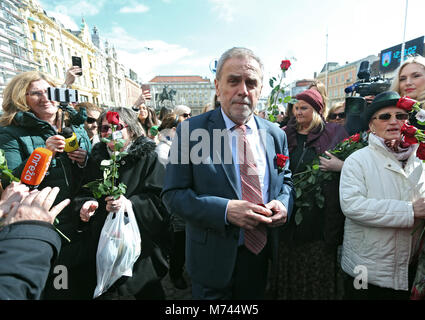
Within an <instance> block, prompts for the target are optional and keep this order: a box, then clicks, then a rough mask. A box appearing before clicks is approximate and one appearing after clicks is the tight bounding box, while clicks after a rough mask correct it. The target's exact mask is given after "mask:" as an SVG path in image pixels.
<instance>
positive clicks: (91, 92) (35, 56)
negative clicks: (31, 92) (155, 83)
mask: <svg viewBox="0 0 425 320" xmlns="http://www.w3.org/2000/svg"><path fill="white" fill-rule="evenodd" d="M72 56H78V57H80V58H81V60H82V69H83V75H82V76H80V77H77V78H76V81H75V82H74V84H73V85H72V88H73V89H77V90H78V92H79V101H80V102H84V101H89V102H92V103H94V104H96V105H99V106H102V107H114V106H127V105H128V104H129V100H131V99H132V97H131V98H130V97H127V90H126V75H125V68H124V66H123V64H121V63H119V61H118V58H117V54H116V51H115V48H113V47H110V46H109V44H108V43H107V41H105V42H104V44H103V43H102V42H101V41H100V39H99V34H98V30H97V28H96V27H94V28H93V34H91V33H90V30H89V27H88V25H87V24H86V22H85V21H84V19H82V21H81V25H80V29H79V30H78V31H73V30H69V29H66V28H65V27H64V26H63V25H62V23H61V22H60V21H57V20H56V19H55V18H53V17H49V16H48V15H47V14H46V12H45V11H44V10H43V8H42V7H41V5H40V4H39V2H38V1H37V0H24V1H15V0H0V60H1V63H0V96H2V95H1V93H2V90H3V89H4V87H5V85H6V84H7V82H8V80H10V79H11V78H12V77H13V76H15V75H16V74H18V73H21V72H24V71H30V70H40V71H42V72H45V73H47V74H49V75H50V76H51V77H52V78H53V80H54V81H55V83H56V84H57V86H60V85H62V84H63V83H64V82H65V76H66V72H67V70H68V69H69V68H70V67H71V66H72Z"/></svg>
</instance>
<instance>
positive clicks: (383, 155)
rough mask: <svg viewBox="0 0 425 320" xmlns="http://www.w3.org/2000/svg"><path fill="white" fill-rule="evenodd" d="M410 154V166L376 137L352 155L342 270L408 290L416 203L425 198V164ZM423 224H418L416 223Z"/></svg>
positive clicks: (346, 172)
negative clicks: (364, 270)
mask: <svg viewBox="0 0 425 320" xmlns="http://www.w3.org/2000/svg"><path fill="white" fill-rule="evenodd" d="M416 148H417V146H416V147H415V151H414V152H413V153H412V154H411V155H410V157H409V159H408V161H407V163H406V166H405V168H404V169H403V168H402V166H401V163H400V162H399V161H398V160H397V159H396V158H395V157H394V155H393V154H392V153H390V152H389V151H387V149H386V148H385V147H384V145H383V144H382V143H381V142H380V141H379V140H378V139H377V137H376V136H375V135H373V134H370V136H369V146H368V147H365V148H363V149H361V150H359V151H357V152H354V153H353V154H352V155H351V156H350V157H348V158H347V159H346V161H345V163H344V166H343V169H342V172H341V182H340V201H341V209H342V211H343V212H344V214H345V216H346V221H345V229H344V242H343V250H342V258H341V266H342V269H343V270H344V271H345V272H346V273H348V274H349V275H351V276H352V277H356V276H357V275H359V274H360V272H359V271H358V269H357V270H356V272H355V268H356V266H364V267H366V268H367V282H368V283H371V284H374V285H377V286H380V287H385V288H393V289H396V290H408V264H409V260H410V258H411V256H412V244H413V243H414V239H412V235H411V232H412V229H413V225H414V222H415V221H414V220H415V219H414V215H413V207H412V202H413V201H414V200H416V199H417V198H419V197H425V186H424V182H425V173H424V163H423V162H422V161H421V160H419V159H418V158H417V157H416ZM416 223H419V221H416Z"/></svg>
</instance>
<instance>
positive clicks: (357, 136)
mask: <svg viewBox="0 0 425 320" xmlns="http://www.w3.org/2000/svg"><path fill="white" fill-rule="evenodd" d="M350 139H351V142H359V141H360V133H356V134H355V135H352V136H351V137H350Z"/></svg>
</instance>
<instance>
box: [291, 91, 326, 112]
mask: <svg viewBox="0 0 425 320" xmlns="http://www.w3.org/2000/svg"><path fill="white" fill-rule="evenodd" d="M295 98H296V99H297V100H303V101H305V102H307V103H308V104H309V105H311V106H312V107H313V109H314V110H316V111H317V112H318V113H319V114H322V111H323V108H324V105H323V99H322V96H321V95H320V93H319V92H318V91H317V90H314V89H308V90H305V91H303V92H301V93H299V94H297V95H296V96H295Z"/></svg>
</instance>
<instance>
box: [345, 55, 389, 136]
mask: <svg viewBox="0 0 425 320" xmlns="http://www.w3.org/2000/svg"><path fill="white" fill-rule="evenodd" d="M357 78H358V79H359V80H358V81H357V82H356V83H354V84H353V85H351V86H348V87H347V88H345V90H344V91H345V93H347V94H349V93H351V96H348V97H346V98H345V114H346V118H345V129H346V130H347V132H348V134H349V135H353V134H355V133H359V132H360V131H363V130H365V129H367V128H366V125H365V124H364V123H363V116H362V115H363V111H364V110H365V108H367V106H368V102H367V101H366V99H365V98H364V97H366V96H376V95H377V94H379V93H381V92H384V91H387V90H388V89H389V88H390V86H391V81H390V80H387V79H384V78H381V77H373V78H371V77H370V68H369V61H362V62H361V63H360V67H359V72H358V73H357ZM355 94H358V95H355Z"/></svg>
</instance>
